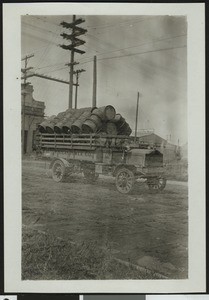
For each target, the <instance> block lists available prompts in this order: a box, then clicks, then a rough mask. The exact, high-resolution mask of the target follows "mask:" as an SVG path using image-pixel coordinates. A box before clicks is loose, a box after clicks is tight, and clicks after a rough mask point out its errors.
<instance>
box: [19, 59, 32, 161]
mask: <svg viewBox="0 0 209 300" xmlns="http://www.w3.org/2000/svg"><path fill="white" fill-rule="evenodd" d="M32 57H34V54H30V55H26V56H25V57H23V58H22V59H21V61H24V62H25V65H24V68H23V69H21V72H22V73H23V80H24V81H23V82H24V83H23V86H24V90H23V91H22V94H23V105H22V155H23V154H24V146H25V97H26V94H27V92H26V87H27V85H28V84H29V82H27V72H28V71H29V70H31V69H33V68H32V67H29V68H28V67H27V66H28V60H29V59H30V58H32Z"/></svg>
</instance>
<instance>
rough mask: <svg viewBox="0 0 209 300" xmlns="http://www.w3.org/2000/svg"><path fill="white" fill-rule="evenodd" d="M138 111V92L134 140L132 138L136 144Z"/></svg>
mask: <svg viewBox="0 0 209 300" xmlns="http://www.w3.org/2000/svg"><path fill="white" fill-rule="evenodd" d="M138 110H139V92H138V93H137V103H136V123H135V138H134V142H135V143H136V138H137V127H138Z"/></svg>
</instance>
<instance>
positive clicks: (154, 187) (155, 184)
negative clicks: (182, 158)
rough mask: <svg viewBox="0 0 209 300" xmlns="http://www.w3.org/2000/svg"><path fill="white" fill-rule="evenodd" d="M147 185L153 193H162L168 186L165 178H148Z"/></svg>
mask: <svg viewBox="0 0 209 300" xmlns="http://www.w3.org/2000/svg"><path fill="white" fill-rule="evenodd" d="M147 185H148V188H149V189H150V190H151V191H153V192H158V191H162V190H164V188H165V186H166V179H165V178H164V177H154V178H148V179H147Z"/></svg>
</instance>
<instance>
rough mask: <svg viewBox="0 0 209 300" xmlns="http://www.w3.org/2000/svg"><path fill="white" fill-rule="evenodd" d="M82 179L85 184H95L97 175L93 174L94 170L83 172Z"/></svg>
mask: <svg viewBox="0 0 209 300" xmlns="http://www.w3.org/2000/svg"><path fill="white" fill-rule="evenodd" d="M83 174H84V177H85V179H86V181H87V182H89V183H91V182H95V181H96V180H97V179H98V178H99V174H97V173H95V171H94V170H85V169H84V170H83Z"/></svg>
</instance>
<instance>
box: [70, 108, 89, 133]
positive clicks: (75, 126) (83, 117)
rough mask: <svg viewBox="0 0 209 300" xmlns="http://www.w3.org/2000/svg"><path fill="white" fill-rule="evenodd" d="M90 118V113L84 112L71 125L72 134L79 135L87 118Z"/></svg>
mask: <svg viewBox="0 0 209 300" xmlns="http://www.w3.org/2000/svg"><path fill="white" fill-rule="evenodd" d="M90 116H91V111H84V112H83V113H82V115H80V117H79V118H78V119H77V120H76V121H75V122H74V123H73V124H72V126H71V131H72V133H81V131H82V125H83V123H84V122H85V121H86V119H87V118H89V117H90Z"/></svg>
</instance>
